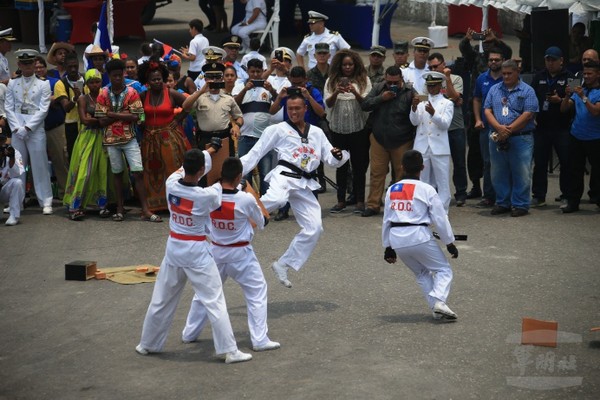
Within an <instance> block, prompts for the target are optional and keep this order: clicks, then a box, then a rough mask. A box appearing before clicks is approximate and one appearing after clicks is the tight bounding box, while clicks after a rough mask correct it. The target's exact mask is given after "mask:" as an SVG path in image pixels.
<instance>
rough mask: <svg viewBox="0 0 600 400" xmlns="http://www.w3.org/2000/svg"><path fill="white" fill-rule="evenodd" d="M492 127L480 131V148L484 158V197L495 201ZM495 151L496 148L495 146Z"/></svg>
mask: <svg viewBox="0 0 600 400" xmlns="http://www.w3.org/2000/svg"><path fill="white" fill-rule="evenodd" d="M489 142H490V128H488V127H486V128H483V129H482V130H481V131H479V148H480V149H481V158H482V160H483V198H485V199H488V200H491V201H494V199H495V198H496V193H495V192H494V186H493V185H492V178H491V176H490V144H489ZM494 151H496V149H495V148H494Z"/></svg>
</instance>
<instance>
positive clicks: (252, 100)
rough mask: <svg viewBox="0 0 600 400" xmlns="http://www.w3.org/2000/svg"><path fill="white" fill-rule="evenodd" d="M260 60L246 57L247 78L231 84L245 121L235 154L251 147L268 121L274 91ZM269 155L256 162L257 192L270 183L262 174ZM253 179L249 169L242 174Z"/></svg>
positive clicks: (269, 169)
mask: <svg viewBox="0 0 600 400" xmlns="http://www.w3.org/2000/svg"><path fill="white" fill-rule="evenodd" d="M262 72H263V69H262V61H261V60H260V59H258V58H254V59H252V60H250V61H248V75H250V78H249V79H248V81H247V82H246V84H245V85H244V86H243V87H242V88H239V87H238V88H234V90H233V92H232V96H233V97H234V98H235V101H236V103H237V104H238V105H239V106H240V109H241V110H242V113H243V117H244V125H242V127H241V129H240V137H239V140H238V155H239V156H240V157H242V156H244V155H246V154H248V152H249V151H250V149H252V147H253V146H254V145H255V144H256V142H258V139H260V137H261V135H262V133H263V131H264V130H265V128H266V127H267V126H269V125H270V124H271V114H270V113H269V109H270V108H271V103H272V102H273V98H274V97H277V92H276V91H275V89H274V88H273V86H271V84H270V83H269V81H265V80H262V79H261V77H262ZM272 159H273V157H272V155H271V154H267V155H266V156H265V157H263V158H262V159H261V160H260V161H259V162H258V176H259V188H260V194H261V195H263V194H265V193H266V191H267V189H268V188H269V184H268V183H267V182H265V176H267V174H268V173H269V171H271V169H273V166H272V162H271V161H272ZM245 178H246V180H247V181H248V182H250V183H252V173H250V174H248V175H246V176H245Z"/></svg>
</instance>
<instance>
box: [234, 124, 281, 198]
mask: <svg viewBox="0 0 600 400" xmlns="http://www.w3.org/2000/svg"><path fill="white" fill-rule="evenodd" d="M256 142H258V138H255V137H252V136H240V138H239V140H238V156H239V157H242V156H245V155H246V154H248V153H249V152H250V150H251V149H252V147H254V145H255V144H256ZM257 166H258V177H259V179H260V182H259V185H260V186H259V187H260V195H261V196H262V195H263V194H265V193H266V192H267V189H268V188H269V184H268V183H267V182H265V176H267V174H268V173H269V172H271V170H272V169H273V157H272V156H271V153H268V154H267V155H266V156H264V157H263V158H261V159H260V161H259V162H258V165H257ZM244 178H245V179H246V181H247V182H248V183H249V184H252V172H249V173H248V174H247V175H246V176H245V177H244Z"/></svg>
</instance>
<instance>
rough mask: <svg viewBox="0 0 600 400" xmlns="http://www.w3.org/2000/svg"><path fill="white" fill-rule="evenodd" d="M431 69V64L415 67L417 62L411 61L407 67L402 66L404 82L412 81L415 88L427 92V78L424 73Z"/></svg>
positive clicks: (421, 92) (419, 91)
mask: <svg viewBox="0 0 600 400" xmlns="http://www.w3.org/2000/svg"><path fill="white" fill-rule="evenodd" d="M427 71H429V66H427V65H425V68H423V69H418V68H417V67H415V62H414V61H411V63H410V64H408V67H407V68H402V79H403V80H404V82H410V83H412V85H413V88H414V89H415V90H416V91H417V92H418V93H419V94H427V88H426V87H425V79H424V78H423V75H424V74H425V73H426V72H427Z"/></svg>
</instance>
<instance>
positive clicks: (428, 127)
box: [410, 94, 454, 212]
mask: <svg viewBox="0 0 600 400" xmlns="http://www.w3.org/2000/svg"><path fill="white" fill-rule="evenodd" d="M429 102H431V105H432V106H433V108H434V110H435V113H434V114H433V116H431V115H430V114H429V113H428V112H427V111H425V105H426V104H427V102H426V101H422V102H421V103H419V105H418V106H417V111H416V112H414V111H412V108H411V111H410V122H412V124H413V125H415V126H416V127H417V134H416V136H415V142H414V144H413V149H414V150H418V151H419V152H421V154H423V164H424V165H425V168H424V169H423V171H422V172H421V180H422V181H423V182H425V183H428V184H430V185H432V186H434V187H436V188H437V190H438V193H439V195H440V198H441V199H442V203H443V204H444V209H445V210H446V212H448V208H449V207H450V197H451V196H450V143H449V140H448V127H449V126H450V123H451V122H452V116H453V115H454V103H452V102H451V101H450V100H448V99H446V98H445V97H444V96H443V95H442V94H437V95H435V96H432V95H429Z"/></svg>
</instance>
